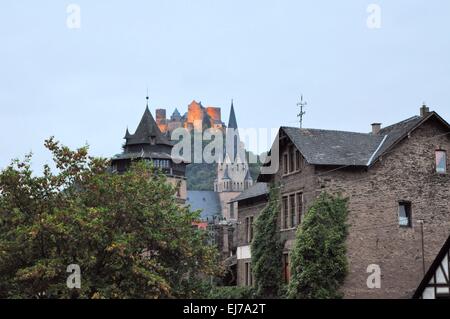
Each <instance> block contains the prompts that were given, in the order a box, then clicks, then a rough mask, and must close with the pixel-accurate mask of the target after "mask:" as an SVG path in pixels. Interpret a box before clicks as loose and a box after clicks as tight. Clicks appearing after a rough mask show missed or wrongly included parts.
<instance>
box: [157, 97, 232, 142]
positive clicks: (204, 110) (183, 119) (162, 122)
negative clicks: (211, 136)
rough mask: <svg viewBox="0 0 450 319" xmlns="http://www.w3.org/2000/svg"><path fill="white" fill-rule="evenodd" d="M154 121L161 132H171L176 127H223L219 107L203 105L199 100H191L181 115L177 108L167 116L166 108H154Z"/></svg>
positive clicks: (202, 128)
mask: <svg viewBox="0 0 450 319" xmlns="http://www.w3.org/2000/svg"><path fill="white" fill-rule="evenodd" d="M156 123H157V124H158V127H159V129H160V131H161V132H162V133H165V134H167V133H169V134H170V133H171V132H172V131H173V130H175V129H177V128H186V129H188V130H193V129H194V130H196V131H202V130H204V129H207V128H215V129H219V130H222V131H223V130H224V129H225V124H224V123H223V122H222V115H221V109H220V107H213V106H208V107H204V106H203V105H202V103H201V102H197V101H195V100H194V101H192V102H191V104H189V106H188V111H187V112H186V113H185V114H184V115H181V114H180V112H179V111H178V109H175V111H173V113H172V115H171V116H170V118H167V115H166V109H162V108H160V109H156Z"/></svg>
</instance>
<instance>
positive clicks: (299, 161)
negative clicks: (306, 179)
mask: <svg viewBox="0 0 450 319" xmlns="http://www.w3.org/2000/svg"><path fill="white" fill-rule="evenodd" d="M295 170H297V171H301V170H302V156H301V154H300V152H299V151H298V150H296V151H295Z"/></svg>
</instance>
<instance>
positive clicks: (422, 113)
mask: <svg viewBox="0 0 450 319" xmlns="http://www.w3.org/2000/svg"><path fill="white" fill-rule="evenodd" d="M429 113H430V108H429V107H428V106H427V105H426V104H425V103H423V105H422V107H421V108H420V116H421V117H425V116H427V115H428V114H429Z"/></svg>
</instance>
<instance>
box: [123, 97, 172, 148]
mask: <svg viewBox="0 0 450 319" xmlns="http://www.w3.org/2000/svg"><path fill="white" fill-rule="evenodd" d="M151 137H154V138H155V139H156V141H155V142H156V144H163V145H172V144H171V143H170V141H169V140H168V139H167V138H166V137H165V136H164V135H163V134H162V133H161V131H160V130H159V127H158V125H157V124H156V121H155V119H154V118H153V116H152V113H151V112H150V110H149V109H148V105H147V106H146V108H145V111H144V114H143V115H142V118H141V121H140V122H139V125H138V127H137V129H136V132H134V134H130V133H129V132H128V129H127V132H126V134H125V139H126V145H136V144H151V140H150V138H151Z"/></svg>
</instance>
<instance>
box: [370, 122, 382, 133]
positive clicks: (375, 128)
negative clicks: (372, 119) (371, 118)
mask: <svg viewBox="0 0 450 319" xmlns="http://www.w3.org/2000/svg"><path fill="white" fill-rule="evenodd" d="M380 130H381V123H372V134H373V135H378V134H379V133H380Z"/></svg>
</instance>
